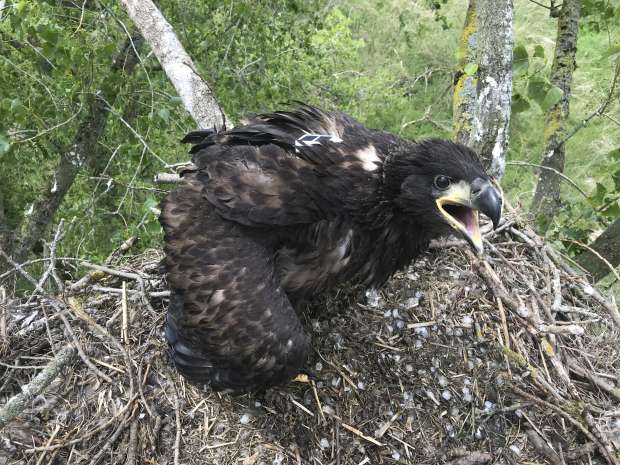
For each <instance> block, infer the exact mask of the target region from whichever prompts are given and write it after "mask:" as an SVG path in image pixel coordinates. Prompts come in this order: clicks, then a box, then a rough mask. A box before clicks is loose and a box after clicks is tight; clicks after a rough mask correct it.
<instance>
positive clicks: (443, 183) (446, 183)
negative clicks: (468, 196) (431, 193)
mask: <svg viewBox="0 0 620 465" xmlns="http://www.w3.org/2000/svg"><path fill="white" fill-rule="evenodd" d="M435 187H436V188H437V189H439V190H442V191H443V190H446V189H447V188H448V187H450V178H449V177H448V176H444V175H442V174H440V175H439V176H435Z"/></svg>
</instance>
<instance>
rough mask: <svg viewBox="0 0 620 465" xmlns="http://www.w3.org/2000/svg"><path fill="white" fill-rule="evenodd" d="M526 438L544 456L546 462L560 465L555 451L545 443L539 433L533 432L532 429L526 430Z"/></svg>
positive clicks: (560, 462)
mask: <svg viewBox="0 0 620 465" xmlns="http://www.w3.org/2000/svg"><path fill="white" fill-rule="evenodd" d="M526 434H527V438H528V439H529V440H530V442H531V443H532V444H533V445H534V447H535V448H536V450H537V451H538V452H540V453H541V454H542V455H544V456H545V457H546V458H547V460H549V461H550V462H551V463H552V465H562V460H561V459H560V457H559V455H558V454H557V452H556V451H554V450H553V449H552V448H551V447H549V445H548V444H547V442H546V441H545V440H544V439H543V438H542V437H541V436H540V434H539V433H537V432H536V431H534V430H533V429H528V430H527V431H526Z"/></svg>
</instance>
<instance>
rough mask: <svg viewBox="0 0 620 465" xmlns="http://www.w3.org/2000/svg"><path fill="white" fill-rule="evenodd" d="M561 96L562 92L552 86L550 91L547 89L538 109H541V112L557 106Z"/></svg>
mask: <svg viewBox="0 0 620 465" xmlns="http://www.w3.org/2000/svg"><path fill="white" fill-rule="evenodd" d="M563 96H564V91H563V90H562V89H560V88H559V87H556V86H553V87H552V88H551V89H549V91H548V92H547V95H545V99H544V100H543V102H542V105H541V106H540V107H541V108H542V109H543V111H547V110H548V109H549V108H551V107H552V106H553V105H555V104H557V103H558V102H559V101H560V100H562V97H563Z"/></svg>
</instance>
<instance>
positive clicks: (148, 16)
mask: <svg viewBox="0 0 620 465" xmlns="http://www.w3.org/2000/svg"><path fill="white" fill-rule="evenodd" d="M122 2H123V5H124V6H125V9H126V10H127V13H128V14H129V17H130V18H131V19H132V20H133V22H134V23H135V25H136V27H137V28H138V29H139V30H140V32H141V33H142V35H143V36H144V38H145V39H146V41H147V42H148V44H149V45H150V46H151V49H152V50H153V53H154V54H155V56H157V59H158V60H159V62H160V63H161V65H162V67H163V68H164V71H165V72H166V75H167V76H168V79H170V82H172V84H173V85H174V87H175V89H176V90H177V93H178V94H179V97H181V100H182V101H183V105H184V106H185V108H186V109H187V111H188V112H189V113H190V115H192V118H194V120H195V121H196V123H198V126H200V127H201V128H203V129H207V128H213V127H215V128H217V129H220V128H222V126H226V127H232V124H231V123H230V121H228V119H227V117H226V115H225V114H224V112H223V110H222V109H221V107H220V105H219V104H218V102H217V100H216V99H215V96H214V95H213V91H212V90H211V88H210V87H209V85H208V84H207V83H206V82H205V81H204V80H203V79H202V78H201V77H200V75H199V74H198V71H197V70H196V67H195V66H194V63H193V62H192V59H191V58H190V56H189V55H188V54H187V52H186V51H185V49H184V48H183V45H182V44H181V42H180V41H179V39H178V38H177V36H176V34H175V33H174V30H173V29H172V26H171V25H170V23H168V21H166V18H164V16H163V15H162V14H161V12H160V11H159V9H158V8H157V7H156V6H155V4H154V3H153V2H152V1H151V0H122Z"/></svg>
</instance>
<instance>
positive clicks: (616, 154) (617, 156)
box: [607, 147, 620, 161]
mask: <svg viewBox="0 0 620 465" xmlns="http://www.w3.org/2000/svg"><path fill="white" fill-rule="evenodd" d="M607 156H608V157H609V158H611V159H612V160H613V161H620V147H618V148H617V149H615V150H612V151H611V152H609V153H608V154H607Z"/></svg>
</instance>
